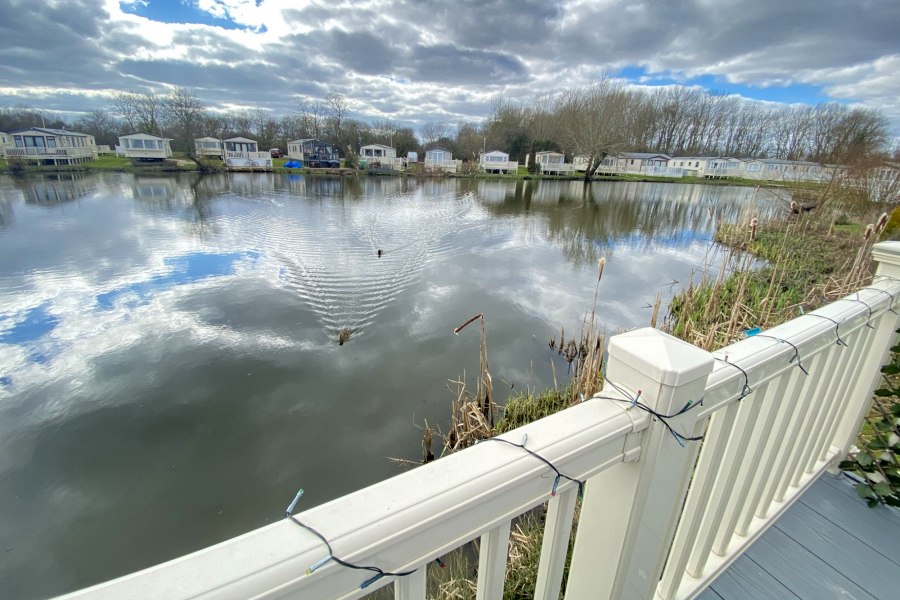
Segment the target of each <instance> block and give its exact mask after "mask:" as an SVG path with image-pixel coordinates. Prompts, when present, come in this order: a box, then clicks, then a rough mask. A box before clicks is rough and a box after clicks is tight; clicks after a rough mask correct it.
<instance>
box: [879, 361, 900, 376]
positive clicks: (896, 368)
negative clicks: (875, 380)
mask: <svg viewBox="0 0 900 600" xmlns="http://www.w3.org/2000/svg"><path fill="white" fill-rule="evenodd" d="M881 372H882V373H884V374H885V375H896V374H897V373H900V365H898V364H896V363H891V364H889V365H884V366H883V367H881Z"/></svg>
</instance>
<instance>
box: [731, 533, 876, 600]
mask: <svg viewBox="0 0 900 600" xmlns="http://www.w3.org/2000/svg"><path fill="white" fill-rule="evenodd" d="M746 554H747V556H748V557H749V558H750V559H751V560H753V562H755V563H757V564H758V565H759V566H760V567H762V568H763V569H765V570H766V571H767V572H768V573H770V574H771V575H772V576H773V577H774V578H775V579H777V580H778V581H780V582H781V583H782V584H783V585H784V586H785V587H786V588H788V589H789V590H791V591H792V592H793V593H794V594H795V595H796V596H798V597H799V598H802V599H803V600H825V599H826V598H845V599H850V598H853V599H854V600H875V596H873V595H871V594H869V593H868V592H866V591H865V590H864V589H862V588H861V587H860V586H858V585H857V584H855V583H854V582H853V581H851V580H850V579H849V578H847V577H846V576H845V575H843V574H842V573H841V572H840V571H839V570H837V569H836V568H835V567H834V566H832V565H829V564H828V563H826V562H825V561H823V560H822V559H820V558H819V557H818V556H816V555H815V554H813V553H812V552H810V551H809V550H807V549H806V548H804V547H803V546H801V545H800V544H798V543H797V542H796V541H794V540H793V539H791V538H790V537H788V536H787V535H785V534H784V532H782V531H781V530H780V529H777V528H774V527H773V528H770V529H769V530H768V531H767V532H766V534H765V535H764V536H762V537H761V538H759V539H758V540H757V541H756V543H755V544H753V545H752V546H750V548H749V549H748V550H747V553H746Z"/></svg>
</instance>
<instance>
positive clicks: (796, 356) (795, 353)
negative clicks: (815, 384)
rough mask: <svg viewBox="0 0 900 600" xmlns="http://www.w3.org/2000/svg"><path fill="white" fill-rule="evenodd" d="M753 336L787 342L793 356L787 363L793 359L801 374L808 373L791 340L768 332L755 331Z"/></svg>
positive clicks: (782, 342)
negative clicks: (792, 350) (792, 351)
mask: <svg viewBox="0 0 900 600" xmlns="http://www.w3.org/2000/svg"><path fill="white" fill-rule="evenodd" d="M753 337H755V338H767V339H770V340H775V341H776V342H779V343H781V344H787V345H788V346H790V347H791V348H793V349H794V356H792V357H791V359H790V360H789V361H788V363H792V362H794V361H795V360H796V361H797V366H798V367H800V370H801V371H803V374H804V375H809V371H807V370H806V367H804V366H803V363H801V362H800V350H799V349H798V348H797V346H795V345H794V343H793V342H789V341H787V340H785V339H782V338H780V337H775V336H774V335H769V334H767V333H757V334H756V335H754V336H753ZM728 364H730V365H732V366H737V365H735V364H734V363H728Z"/></svg>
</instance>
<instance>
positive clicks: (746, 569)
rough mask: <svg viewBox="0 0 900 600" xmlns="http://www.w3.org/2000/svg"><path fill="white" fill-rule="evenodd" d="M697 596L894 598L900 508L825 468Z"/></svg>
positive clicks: (899, 578) (898, 584)
mask: <svg viewBox="0 0 900 600" xmlns="http://www.w3.org/2000/svg"><path fill="white" fill-rule="evenodd" d="M698 598H699V599H700V600H762V599H766V600H768V599H772V600H782V599H788V600H797V599H799V600H827V599H830V598H841V599H856V600H872V599H877V600H889V599H890V600H893V599H896V598H900V511H897V510H893V509H888V508H876V509H871V508H869V507H868V506H866V503H865V502H864V501H863V500H862V499H860V498H859V497H858V496H857V495H856V492H855V491H854V489H853V486H852V483H851V482H849V481H847V480H846V479H845V478H842V477H836V476H833V475H828V474H825V475H823V476H822V477H821V478H820V479H819V480H818V481H817V482H816V483H814V484H813V485H812V487H810V489H809V490H808V491H807V492H806V493H805V494H803V495H802V496H801V497H800V499H799V500H798V501H797V503H796V504H794V505H793V506H792V507H791V508H790V509H788V511H787V512H786V513H785V514H784V515H783V516H782V517H781V518H780V519H779V520H778V521H776V522H775V524H774V525H773V526H772V527H771V528H770V529H769V530H768V531H767V532H766V533H765V534H763V536H762V537H761V538H760V539H759V540H757V542H756V543H755V544H753V545H752V546H750V549H749V550H747V552H746V553H745V554H744V555H743V556H741V557H740V558H738V559H737V560H736V561H735V562H734V564H732V565H731V567H729V569H728V570H727V571H725V572H724V573H723V574H722V575H721V576H719V578H718V579H716V581H715V582H714V583H713V584H712V585H711V586H710V587H709V588H707V589H706V590H704V592H703V593H702V594H700V595H699V596H698Z"/></svg>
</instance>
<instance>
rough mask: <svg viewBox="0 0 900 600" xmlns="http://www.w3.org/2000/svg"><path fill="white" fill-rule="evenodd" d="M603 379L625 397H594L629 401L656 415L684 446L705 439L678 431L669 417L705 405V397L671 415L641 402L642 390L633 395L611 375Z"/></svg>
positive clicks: (597, 395)
mask: <svg viewBox="0 0 900 600" xmlns="http://www.w3.org/2000/svg"><path fill="white" fill-rule="evenodd" d="M603 381H604V383H608V384H609V385H611V386H612V387H613V389H615V390H616V391H617V392H619V393H620V394H622V395H623V396H625V397H624V398H616V397H615V396H602V395H600V394H596V395H594V396H592V397H593V398H598V399H601V400H615V401H616V402H627V403H628V404H630V405H631V407H633V408H637V409H639V410H642V411H644V412H646V413H648V414H650V415H651V416H653V417H655V418H656V419H657V420H658V421H659V422H660V423H662V424H663V426H664V427H665V428H666V429H667V430H668V431H669V433H671V434H672V437H674V438H675V441H676V442H678V445H679V446H681V447H682V448H684V447H685V445H684V442H699V441H701V440H702V439H703V436H702V435H696V436H687V435H684V434H682V433H679V432H678V431H676V430H675V428H674V427H672V426H671V425H669V419H674V418H675V417H677V416H679V415H683V414H684V413H686V412H688V411H689V410H691V409H693V408H696V407H697V406H703V398H700V401H699V402H694V401H693V400H688V401H687V404H685V405H684V406H682V407H681V409H680V410H679V411H677V412H675V413H672V414H671V415H666V414H663V413H661V412H657V411H656V410H654V409H652V408H650V406H648V405H646V404H644V403H643V402H641V400H640V398H641V390H638V392H637V395H635V396H632V395H631V394H630V393H629V392H628V390H626V389H625V388H623V387H622V386H620V385H617V384H616V383H614V382H613V381H612V380H610V379H609V377H607V376H606V374H604V375H603Z"/></svg>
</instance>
